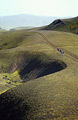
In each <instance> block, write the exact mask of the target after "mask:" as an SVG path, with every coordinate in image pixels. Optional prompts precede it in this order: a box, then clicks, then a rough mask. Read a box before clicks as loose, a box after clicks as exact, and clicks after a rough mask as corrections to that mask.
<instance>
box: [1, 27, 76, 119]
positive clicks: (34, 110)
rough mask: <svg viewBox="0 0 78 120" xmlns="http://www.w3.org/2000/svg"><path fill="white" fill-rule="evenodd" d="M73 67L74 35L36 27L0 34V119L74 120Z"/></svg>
mask: <svg viewBox="0 0 78 120" xmlns="http://www.w3.org/2000/svg"><path fill="white" fill-rule="evenodd" d="M57 47H58V48H60V49H61V50H62V51H64V55H63V54H61V52H60V51H58V50H57ZM77 66H78V36H77V35H76V34H72V33H67V32H59V31H51V30H46V31H45V30H39V29H37V28H36V29H32V30H16V31H7V32H4V33H2V34H0V118H1V119H2V120H77V119H78V68H77Z"/></svg>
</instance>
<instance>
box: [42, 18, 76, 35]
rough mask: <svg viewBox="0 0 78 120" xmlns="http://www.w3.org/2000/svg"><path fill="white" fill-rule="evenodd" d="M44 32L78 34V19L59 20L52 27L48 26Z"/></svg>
mask: <svg viewBox="0 0 78 120" xmlns="http://www.w3.org/2000/svg"><path fill="white" fill-rule="evenodd" d="M44 30H57V31H64V32H72V33H75V34H78V17H75V18H70V19H57V20H55V21H54V22H52V23H51V24H50V25H48V26H46V27H45V28H44Z"/></svg>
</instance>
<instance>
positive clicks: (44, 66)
mask: <svg viewBox="0 0 78 120" xmlns="http://www.w3.org/2000/svg"><path fill="white" fill-rule="evenodd" d="M45 59H47V60H45V61H44V60H42V59H40V57H39V56H37V57H35V58H33V59H31V60H29V62H28V63H26V64H25V65H24V66H23V68H22V69H21V70H20V72H19V75H20V77H21V79H22V80H23V82H26V81H29V80H33V79H35V78H39V77H43V76H45V75H49V74H53V73H55V72H58V71H61V70H63V69H65V68H66V67H67V65H66V64H65V63H64V62H63V61H60V60H56V59H49V58H48V57H47V56H46V57H45Z"/></svg>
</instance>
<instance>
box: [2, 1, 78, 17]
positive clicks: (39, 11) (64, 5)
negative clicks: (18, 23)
mask: <svg viewBox="0 0 78 120" xmlns="http://www.w3.org/2000/svg"><path fill="white" fill-rule="evenodd" d="M16 14H33V15H39V16H40V15H42V16H58V17H68V16H71V17H75V16H78V0H0V16H6V15H16Z"/></svg>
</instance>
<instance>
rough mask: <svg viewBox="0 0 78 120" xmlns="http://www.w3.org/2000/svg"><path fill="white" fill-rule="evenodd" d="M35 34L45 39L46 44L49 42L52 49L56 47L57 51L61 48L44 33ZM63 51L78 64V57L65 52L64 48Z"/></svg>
mask: <svg viewBox="0 0 78 120" xmlns="http://www.w3.org/2000/svg"><path fill="white" fill-rule="evenodd" d="M35 33H37V34H39V35H40V36H42V37H43V38H44V40H45V42H47V43H48V44H49V45H50V46H51V47H54V48H55V49H57V47H59V46H57V45H55V44H54V43H52V42H51V41H50V40H49V39H48V38H47V37H46V36H45V35H44V34H43V33H41V32H39V31H38V32H35ZM62 50H63V51H64V53H65V55H67V56H70V57H71V58H72V59H73V60H74V61H76V62H77V63H78V56H76V55H75V54H73V53H71V52H69V51H67V50H65V49H64V48H62Z"/></svg>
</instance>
